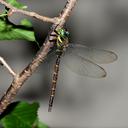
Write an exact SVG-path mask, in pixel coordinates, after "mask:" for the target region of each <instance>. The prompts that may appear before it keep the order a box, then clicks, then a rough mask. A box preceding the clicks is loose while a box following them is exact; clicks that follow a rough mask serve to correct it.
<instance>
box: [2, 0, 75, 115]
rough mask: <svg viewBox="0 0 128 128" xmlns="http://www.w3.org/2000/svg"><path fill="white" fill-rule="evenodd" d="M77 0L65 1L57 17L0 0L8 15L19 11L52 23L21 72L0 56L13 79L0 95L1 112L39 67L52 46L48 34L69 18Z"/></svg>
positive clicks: (61, 25)
mask: <svg viewBox="0 0 128 128" xmlns="http://www.w3.org/2000/svg"><path fill="white" fill-rule="evenodd" d="M76 2H77V0H67V3H66V5H65V7H64V9H63V10H62V12H61V13H60V14H59V16H58V17H54V18H49V17H46V16H41V15H39V14H37V13H35V12H29V11H25V10H21V9H17V8H15V7H13V6H12V5H10V4H9V3H7V2H5V0H0V3H1V4H3V5H5V6H6V7H7V8H9V9H10V10H11V11H10V15H12V14H13V13H16V12H18V13H21V14H24V15H27V16H30V17H34V18H36V19H38V20H41V21H43V22H49V23H52V24H53V25H52V27H51V30H50V32H49V33H48V36H47V38H46V40H45V42H44V44H45V45H43V46H42V47H41V48H40V50H39V51H38V53H37V54H36V56H35V57H34V58H33V60H32V62H30V63H29V64H28V66H27V67H25V68H24V69H23V71H22V72H21V73H18V74H16V73H15V72H14V71H13V70H12V68H11V67H10V66H9V65H8V64H7V63H6V61H5V60H4V59H3V58H2V57H0V62H1V63H2V64H3V65H4V66H5V67H6V69H7V70H8V71H9V73H10V74H11V75H12V76H13V78H14V79H13V81H12V83H11V85H10V87H9V88H8V90H7V91H6V93H5V94H4V95H3V96H2V98H1V100H0V113H3V112H4V110H5V109H6V108H7V106H8V105H9V104H10V103H11V102H12V100H13V99H14V98H15V96H16V94H17V93H18V91H19V90H20V88H21V87H22V86H23V84H24V83H25V81H26V80H27V79H28V78H29V77H30V76H31V75H32V74H33V72H34V71H35V70H36V69H37V68H38V67H39V65H40V64H41V62H43V61H44V59H45V58H46V56H47V54H48V52H49V51H50V49H51V47H53V45H54V44H53V43H51V42H49V36H50V35H51V33H52V32H54V29H55V28H61V27H63V25H64V24H65V23H66V21H67V19H68V18H69V16H70V14H71V12H72V9H73V8H74V7H75V4H76Z"/></svg>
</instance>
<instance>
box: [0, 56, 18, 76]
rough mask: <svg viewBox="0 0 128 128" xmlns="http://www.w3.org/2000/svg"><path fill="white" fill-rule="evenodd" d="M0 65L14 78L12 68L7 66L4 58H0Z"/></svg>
mask: <svg viewBox="0 0 128 128" xmlns="http://www.w3.org/2000/svg"><path fill="white" fill-rule="evenodd" d="M0 63H1V64H2V65H3V66H4V67H5V68H6V69H7V70H8V72H9V73H10V74H11V75H12V76H13V77H15V76H16V73H15V72H14V71H13V70H12V68H11V67H10V66H9V65H8V64H7V62H6V61H5V60H4V58H2V57H0Z"/></svg>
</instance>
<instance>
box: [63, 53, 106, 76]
mask: <svg viewBox="0 0 128 128" xmlns="http://www.w3.org/2000/svg"><path fill="white" fill-rule="evenodd" d="M63 59H64V60H63V62H64V64H65V65H66V66H67V67H68V68H69V69H70V70H71V71H73V72H75V73H77V74H79V75H82V76H89V77H94V78H102V77H105V76H106V72H105V70H104V69H103V68H102V67H100V66H99V65H97V64H95V63H93V62H91V61H90V60H87V59H85V58H83V57H81V56H77V55H73V54H68V55H66V56H64V58H63Z"/></svg>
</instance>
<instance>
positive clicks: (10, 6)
mask: <svg viewBox="0 0 128 128" xmlns="http://www.w3.org/2000/svg"><path fill="white" fill-rule="evenodd" d="M0 3H1V4H3V5H5V6H6V7H7V8H9V9H10V13H9V14H11V15H12V14H13V13H16V12H19V13H21V14H24V15H27V16H30V17H34V18H36V19H39V20H41V21H44V22H49V23H56V22H57V20H58V19H57V17H54V18H49V17H46V16H41V15H39V14H37V13H36V12H30V11H25V10H22V9H18V8H15V7H14V6H12V5H11V4H9V3H7V2H5V1H4V0H0ZM9 14H8V15H9Z"/></svg>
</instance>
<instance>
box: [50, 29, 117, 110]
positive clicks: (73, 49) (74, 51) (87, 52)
mask: <svg viewBox="0 0 128 128" xmlns="http://www.w3.org/2000/svg"><path fill="white" fill-rule="evenodd" d="M49 41H50V42H54V45H55V49H56V50H55V52H56V62H55V65H54V72H53V78H52V85H51V90H50V99H49V108H48V111H49V112H50V111H51V109H52V106H53V101H54V97H55V90H56V84H57V79H58V72H59V64H60V60H61V56H62V55H63V53H65V50H66V49H67V51H66V54H67V55H66V57H65V59H64V63H65V64H66V66H67V67H69V69H70V70H71V71H73V72H75V73H77V74H79V75H82V76H89V77H94V78H102V77H105V76H106V71H105V70H104V69H103V68H102V67H100V66H99V65H97V64H96V63H99V64H105V63H111V62H113V61H115V60H116V59H117V55H116V54H115V53H114V52H111V51H107V50H102V49H95V48H89V47H86V46H84V45H81V44H69V32H68V31H67V30H65V29H64V28H60V29H55V31H54V33H52V34H51V35H50V38H49Z"/></svg>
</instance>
